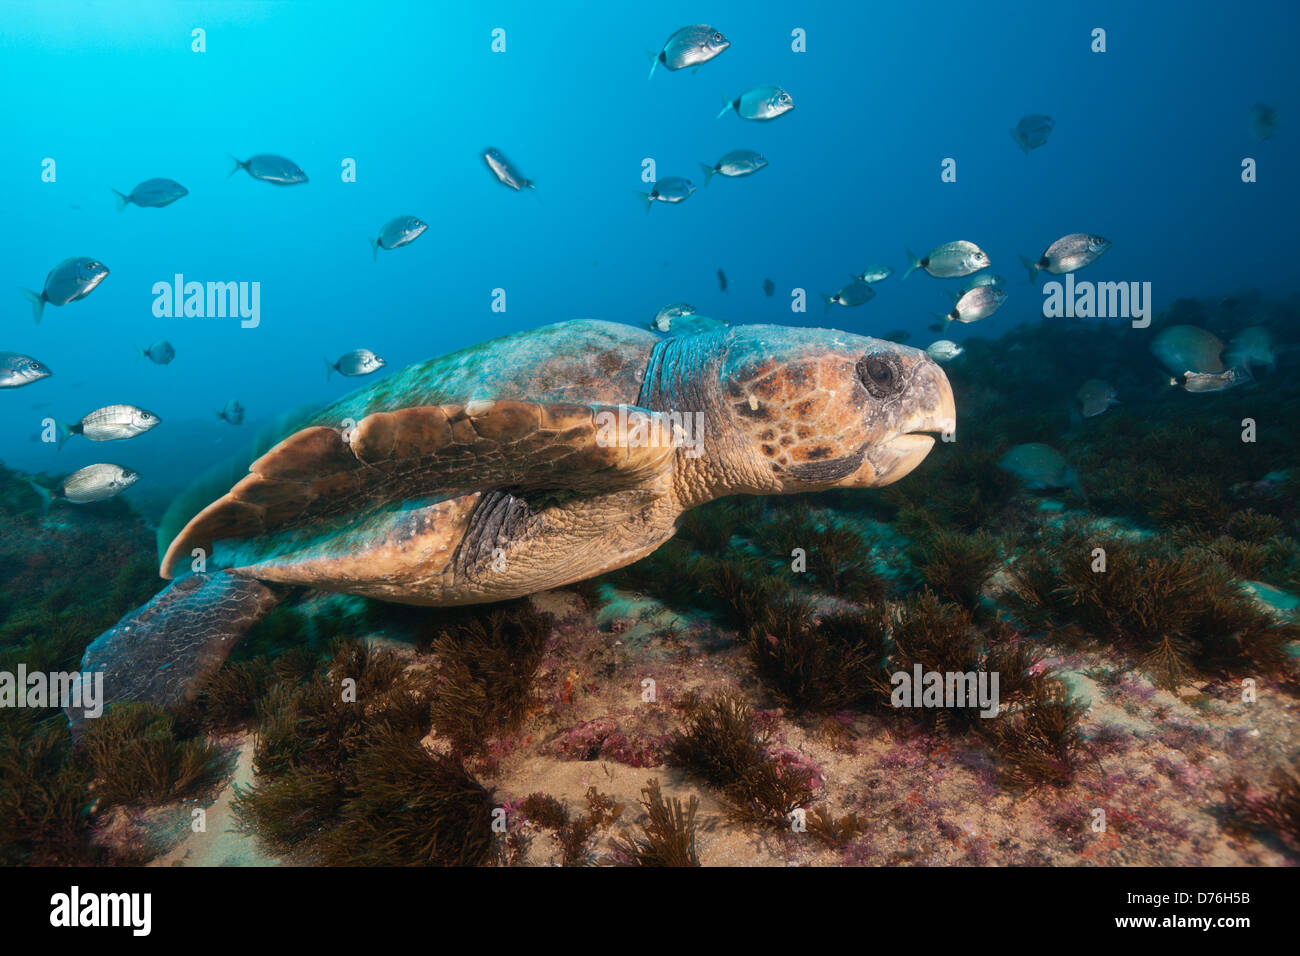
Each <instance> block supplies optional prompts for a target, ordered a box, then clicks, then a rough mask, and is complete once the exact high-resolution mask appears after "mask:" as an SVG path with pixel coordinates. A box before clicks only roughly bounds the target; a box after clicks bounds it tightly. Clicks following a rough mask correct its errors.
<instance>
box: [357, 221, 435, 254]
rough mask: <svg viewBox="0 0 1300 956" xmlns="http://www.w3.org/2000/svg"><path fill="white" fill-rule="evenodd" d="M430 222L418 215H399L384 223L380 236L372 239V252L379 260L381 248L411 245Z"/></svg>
mask: <svg viewBox="0 0 1300 956" xmlns="http://www.w3.org/2000/svg"><path fill="white" fill-rule="evenodd" d="M428 228H429V224H428V223H427V222H425V221H424V220H423V219H420V218H419V217H418V216H398V217H397V218H396V219H390V220H388V222H386V223H384V228H383V229H380V230H379V238H378V239H371V240H370V254H371V257H372V258H373V259H375V260H376V261H378V259H379V250H380V249H400V248H401V247H402V246H409V245H410V244H411V243H413V242H415V240H416V239H419V238H420V236H421V235H423V234H424V230H426V229H428Z"/></svg>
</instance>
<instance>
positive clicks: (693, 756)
mask: <svg viewBox="0 0 1300 956" xmlns="http://www.w3.org/2000/svg"><path fill="white" fill-rule="evenodd" d="M768 737H769V735H768V733H767V731H765V730H761V729H760V728H759V725H758V721H757V718H756V715H755V714H754V711H753V709H752V708H751V707H750V706H749V705H748V704H747V703H745V701H744V700H742V699H741V698H740V697H739V696H738V695H736V694H734V693H731V692H728V691H723V692H721V693H719V694H715V695H714V696H712V697H710V698H708V699H706V700H704V701H701V702H699V703H697V704H696V705H695V706H694V708H693V712H692V713H691V715H690V719H689V722H688V724H687V726H686V729H685V730H684V731H680V732H678V733H676V734H674V735H673V737H672V739H671V741H670V742H669V747H668V751H669V760H670V762H672V763H675V764H676V765H678V766H680V767H683V768H684V769H685V770H686V771H687V772H689V773H691V774H693V775H695V776H697V777H699V778H701V779H703V780H704V781H705V782H706V783H709V784H711V785H713V786H715V787H717V788H718V789H719V790H720V791H721V792H722V794H723V796H724V797H725V798H726V800H727V803H728V804H729V808H730V811H731V815H732V816H733V817H734V818H735V819H737V820H738V821H740V822H744V823H751V824H760V825H765V826H771V827H777V828H784V827H785V826H787V825H788V821H789V817H790V814H791V813H793V812H794V810H795V809H797V808H799V807H803V806H807V805H808V804H809V803H811V802H812V799H813V783H814V775H813V773H812V771H811V770H809V769H808V768H805V767H798V766H793V765H790V764H782V763H779V762H778V761H776V760H773V759H772V758H771V757H770V756H769V755H768V752H767V748H768V742H769V740H768Z"/></svg>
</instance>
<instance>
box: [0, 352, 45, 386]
mask: <svg viewBox="0 0 1300 956" xmlns="http://www.w3.org/2000/svg"><path fill="white" fill-rule="evenodd" d="M53 374H54V373H53V372H51V371H50V370H49V369H48V368H46V367H45V366H44V365H42V364H41V363H40V362H38V361H36V359H34V358H32V357H31V356H30V355H23V354H21V353H19V352H0V388H21V387H22V386H24V385H30V384H32V382H39V381H40V380H41V379H43V378H49V377H50V376H51V375H53Z"/></svg>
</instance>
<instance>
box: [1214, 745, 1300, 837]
mask: <svg viewBox="0 0 1300 956" xmlns="http://www.w3.org/2000/svg"><path fill="white" fill-rule="evenodd" d="M1271 783H1272V790H1271V792H1266V793H1263V794H1255V795H1252V794H1251V793H1250V792H1249V791H1248V788H1247V786H1246V783H1245V781H1244V780H1240V779H1239V780H1236V781H1234V782H1233V784H1232V785H1231V787H1230V788H1229V791H1228V802H1227V806H1226V808H1225V809H1226V811H1227V812H1226V818H1227V819H1226V822H1227V825H1228V827H1229V828H1230V829H1232V830H1234V831H1236V832H1238V833H1255V834H1264V835H1268V836H1271V837H1273V838H1274V839H1275V840H1276V841H1277V842H1278V843H1279V844H1280V845H1281V846H1282V847H1284V848H1285V849H1286V851H1287V853H1288V854H1289V855H1290V856H1293V857H1300V774H1297V772H1296V770H1295V769H1294V768H1282V767H1279V768H1278V769H1276V770H1274V771H1273V775H1272V780H1271Z"/></svg>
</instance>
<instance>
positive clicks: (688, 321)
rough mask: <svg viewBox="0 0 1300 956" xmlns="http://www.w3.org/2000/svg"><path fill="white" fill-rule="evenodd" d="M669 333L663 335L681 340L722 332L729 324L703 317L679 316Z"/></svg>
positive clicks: (670, 327) (673, 321) (670, 326)
mask: <svg viewBox="0 0 1300 956" xmlns="http://www.w3.org/2000/svg"><path fill="white" fill-rule="evenodd" d="M668 328H669V331H667V332H665V333H663V334H664V335H665V336H667V337H668V338H673V339H680V338H685V337H686V336H688V335H705V334H707V333H709V332H722V331H723V330H725V329H727V328H728V326H727V323H726V322H723V321H722V320H721V319H710V318H706V317H705V316H703V315H679V316H678V317H677V318H675V319H673V320H672V323H671V324H670V325H669V327H668Z"/></svg>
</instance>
